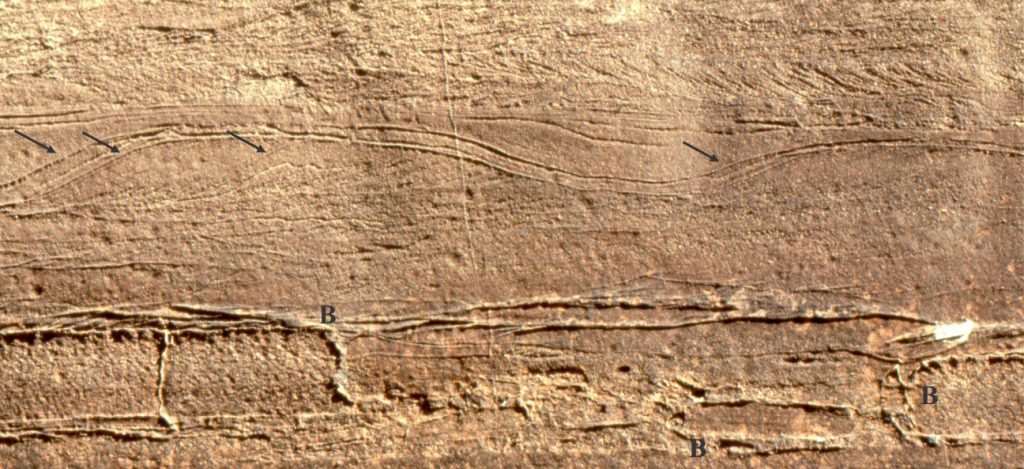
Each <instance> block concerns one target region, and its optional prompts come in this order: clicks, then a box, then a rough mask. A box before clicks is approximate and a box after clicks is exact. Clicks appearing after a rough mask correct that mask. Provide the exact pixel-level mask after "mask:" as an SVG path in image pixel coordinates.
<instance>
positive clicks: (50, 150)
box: [14, 130, 57, 153]
mask: <svg viewBox="0 0 1024 469" xmlns="http://www.w3.org/2000/svg"><path fill="white" fill-rule="evenodd" d="M14 133H16V134H18V135H21V136H22V137H24V138H25V139H26V140H28V141H30V142H32V143H34V144H36V145H39V146H41V147H43V148H45V149H46V152H47V153H57V150H54V149H53V147H51V146H50V145H46V144H44V143H41V142H39V141H36V139H34V138H32V137H29V136H28V135H25V134H23V133H21V132H18V131H17V130H15V131H14Z"/></svg>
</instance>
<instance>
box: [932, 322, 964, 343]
mask: <svg viewBox="0 0 1024 469" xmlns="http://www.w3.org/2000/svg"><path fill="white" fill-rule="evenodd" d="M973 330H974V321H971V320H970V319H965V320H963V321H960V322H955V323H953V324H942V325H940V326H935V331H934V332H932V337H934V338H935V340H949V339H956V340H957V341H960V342H966V341H967V338H968V337H970V336H971V331H973Z"/></svg>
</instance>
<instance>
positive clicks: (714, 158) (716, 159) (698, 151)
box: [683, 142, 718, 162]
mask: <svg viewBox="0 0 1024 469" xmlns="http://www.w3.org/2000/svg"><path fill="white" fill-rule="evenodd" d="M683 145H686V146H688V147H690V148H692V149H694V150H696V151H697V153H700V154H702V155H704V156H706V157H708V159H709V160H711V161H714V162H718V157H717V156H715V155H712V154H710V153H707V152H705V151H704V150H701V149H700V148H697V147H695V146H693V145H690V144H689V143H687V142H683Z"/></svg>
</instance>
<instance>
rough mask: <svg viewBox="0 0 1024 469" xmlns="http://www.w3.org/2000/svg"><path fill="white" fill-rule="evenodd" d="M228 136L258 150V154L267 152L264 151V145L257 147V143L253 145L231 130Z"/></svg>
mask: <svg viewBox="0 0 1024 469" xmlns="http://www.w3.org/2000/svg"><path fill="white" fill-rule="evenodd" d="M228 135H230V136H232V137H235V138H237V139H239V140H241V141H243V142H245V144H246V145H249V146H250V147H253V148H255V149H256V153H264V152H265V151H266V150H264V149H263V145H256V144H255V143H252V142H250V141H248V140H246V139H244V138H242V137H239V136H238V134H236V133H234V132H232V131H230V130H229V131H228Z"/></svg>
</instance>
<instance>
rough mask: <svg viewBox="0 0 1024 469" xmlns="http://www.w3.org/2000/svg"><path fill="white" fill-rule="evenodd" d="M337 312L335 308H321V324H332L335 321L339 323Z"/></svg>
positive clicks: (326, 306)
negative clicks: (335, 313)
mask: <svg viewBox="0 0 1024 469" xmlns="http://www.w3.org/2000/svg"><path fill="white" fill-rule="evenodd" d="M335 311H337V310H336V309H334V306H329V305H323V306H320V324H331V323H333V322H334V321H337V320H338V318H336V317H334V312H335Z"/></svg>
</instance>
